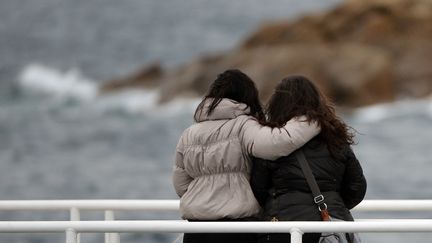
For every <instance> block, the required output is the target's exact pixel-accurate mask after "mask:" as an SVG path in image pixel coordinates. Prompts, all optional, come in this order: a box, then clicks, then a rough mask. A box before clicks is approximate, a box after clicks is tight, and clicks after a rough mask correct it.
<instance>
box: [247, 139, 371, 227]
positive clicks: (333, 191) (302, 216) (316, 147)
mask: <svg viewBox="0 0 432 243" xmlns="http://www.w3.org/2000/svg"><path fill="white" fill-rule="evenodd" d="M301 149H302V150H303V152H304V154H305V156H306V158H307V160H308V162H309V165H310V167H311V169H312V173H313V174H314V176H315V179H316V181H317V183H318V186H319V188H320V190H321V193H322V194H323V195H324V197H325V202H326V204H327V205H328V209H329V212H330V215H331V216H333V217H336V218H339V219H343V220H347V221H351V220H353V218H352V216H351V213H350V212H349V209H351V208H353V207H355V206H356V205H357V204H359V203H360V202H361V201H362V200H363V198H364V196H365V193H366V179H365V177H364V175H363V170H362V168H361V166H360V163H359V161H358V160H357V158H356V157H355V155H354V153H353V151H352V150H351V148H350V147H349V146H348V145H347V147H346V149H345V150H344V153H343V156H341V158H339V159H335V158H334V157H333V156H332V155H331V154H330V151H329V150H328V149H327V145H326V144H325V143H322V142H320V141H319V140H318V139H313V140H311V141H310V142H308V143H307V144H305V145H304V146H303V147H302V148H301ZM251 186H252V190H253V192H254V194H255V197H256V198H257V200H258V202H259V203H260V205H261V206H262V207H263V209H264V214H263V215H264V217H265V219H266V220H268V219H270V218H273V217H276V218H277V219H278V220H293V221H320V220H321V217H320V213H319V211H318V209H317V206H316V205H315V204H314V202H313V196H312V193H311V190H310V189H309V186H308V184H307V182H306V179H305V177H304V175H303V172H302V170H301V168H300V164H299V162H298V161H297V159H296V156H295V154H294V153H293V154H291V155H289V156H285V157H281V158H279V159H277V160H275V161H267V160H262V159H254V167H253V169H252V176H251Z"/></svg>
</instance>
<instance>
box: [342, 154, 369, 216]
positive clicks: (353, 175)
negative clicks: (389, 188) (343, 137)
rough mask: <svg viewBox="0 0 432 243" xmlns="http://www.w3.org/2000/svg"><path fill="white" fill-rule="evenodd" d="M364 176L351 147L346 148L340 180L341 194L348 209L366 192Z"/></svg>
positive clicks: (361, 198) (357, 202)
mask: <svg viewBox="0 0 432 243" xmlns="http://www.w3.org/2000/svg"><path fill="white" fill-rule="evenodd" d="M366 188H367V184H366V178H365V177H364V175H363V170H362V167H361V165H360V163H359V161H358V160H357V158H356V156H355V155H354V152H353V151H352V149H351V148H348V151H347V155H346V162H345V173H344V176H343V181H342V189H341V196H342V199H343V200H344V203H345V206H346V207H347V208H348V209H352V208H354V207H355V206H356V205H357V204H359V203H360V202H361V201H362V200H363V198H364V196H365V194H366Z"/></svg>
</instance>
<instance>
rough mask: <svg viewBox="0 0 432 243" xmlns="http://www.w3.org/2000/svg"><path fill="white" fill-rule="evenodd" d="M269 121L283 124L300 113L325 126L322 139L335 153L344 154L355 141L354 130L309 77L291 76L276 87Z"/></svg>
mask: <svg viewBox="0 0 432 243" xmlns="http://www.w3.org/2000/svg"><path fill="white" fill-rule="evenodd" d="M267 116H268V125H269V126H271V127H281V126H283V125H284V124H285V123H286V122H287V121H288V120H290V119H291V118H293V117H296V116H306V119H307V121H308V122H317V123H318V124H319V125H320V127H321V133H320V134H319V135H318V136H317V138H318V139H320V140H321V141H323V142H324V143H326V144H327V146H328V148H329V150H330V152H331V154H332V155H333V156H334V157H340V156H341V155H342V153H343V150H344V149H345V148H346V146H347V145H352V144H354V131H353V129H352V128H351V127H349V126H347V125H346V124H345V123H344V122H343V120H342V119H341V118H339V117H338V116H337V115H336V112H335V108H334V105H333V104H332V103H331V102H330V101H329V99H328V98H327V97H326V96H325V95H324V94H323V93H322V92H321V91H320V90H319V89H318V88H317V87H316V86H315V85H314V84H313V83H312V82H311V81H310V80H309V79H307V78H306V77H303V76H289V77H287V78H284V79H283V80H282V81H281V82H280V83H279V84H278V85H277V86H276V89H275V92H274V94H273V95H272V96H271V98H270V100H269V102H268V104H267Z"/></svg>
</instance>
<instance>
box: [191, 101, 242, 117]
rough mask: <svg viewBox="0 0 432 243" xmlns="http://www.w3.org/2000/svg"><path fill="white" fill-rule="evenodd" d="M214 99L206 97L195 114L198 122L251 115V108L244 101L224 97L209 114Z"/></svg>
mask: <svg viewBox="0 0 432 243" xmlns="http://www.w3.org/2000/svg"><path fill="white" fill-rule="evenodd" d="M212 101H213V99H206V100H205V101H204V105H203V106H202V108H201V110H199V111H198V112H197V113H196V114H195V120H196V121H198V122H202V121H211V120H223V119H234V118H236V117H238V116H241V115H249V114H250V108H249V107H248V106H247V105H246V104H243V103H239V102H237V101H234V100H231V99H222V100H221V102H220V103H219V104H218V105H217V106H216V108H215V109H214V110H213V112H212V113H211V114H210V115H207V112H208V110H209V107H210V104H211V102H212Z"/></svg>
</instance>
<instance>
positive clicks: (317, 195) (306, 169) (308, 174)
mask: <svg viewBox="0 0 432 243" xmlns="http://www.w3.org/2000/svg"><path fill="white" fill-rule="evenodd" d="M295 155H296V157H297V160H298V161H299V163H300V167H301V169H302V171H303V174H304V176H305V178H306V181H307V183H308V185H309V187H310V189H311V191H312V195H313V200H314V202H315V204H316V205H317V206H318V210H319V211H320V212H321V218H322V220H323V221H330V217H329V213H328V211H327V204H325V202H324V196H323V195H322V193H321V191H320V189H319V187H318V184H317V182H316V180H315V177H314V175H313V174H312V170H311V168H310V166H309V163H308V161H307V159H306V156H305V155H304V153H303V151H302V150H301V149H299V150H297V151H296V152H295Z"/></svg>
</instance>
